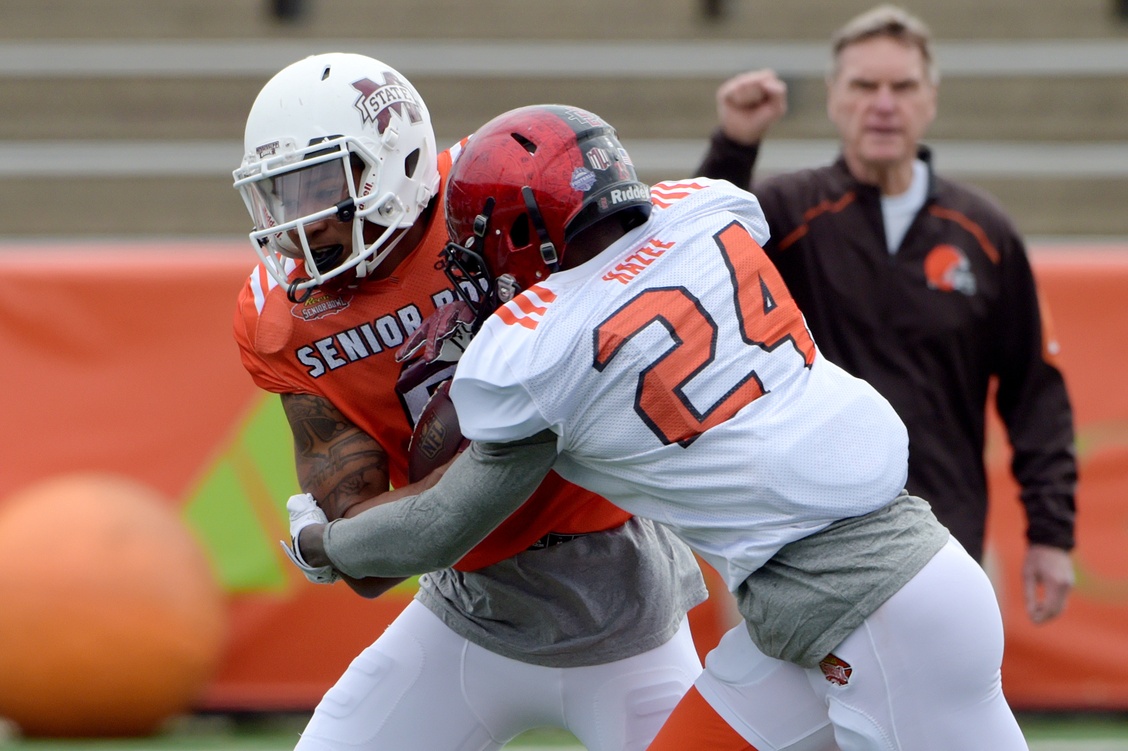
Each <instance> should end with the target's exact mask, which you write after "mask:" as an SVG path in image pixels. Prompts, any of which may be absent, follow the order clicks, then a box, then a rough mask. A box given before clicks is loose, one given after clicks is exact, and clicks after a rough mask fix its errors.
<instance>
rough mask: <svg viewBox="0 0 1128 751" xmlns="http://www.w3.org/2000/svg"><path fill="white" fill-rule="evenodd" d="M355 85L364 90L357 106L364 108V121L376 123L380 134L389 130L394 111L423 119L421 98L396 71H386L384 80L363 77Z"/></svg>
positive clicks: (412, 120)
mask: <svg viewBox="0 0 1128 751" xmlns="http://www.w3.org/2000/svg"><path fill="white" fill-rule="evenodd" d="M352 87H353V88H354V89H356V90H357V91H359V92H360V97H359V98H358V99H357V100H356V103H355V104H354V105H353V106H355V107H356V108H357V110H359V111H360V114H361V117H362V118H363V119H364V122H365V123H366V124H367V123H375V124H376V129H377V130H378V131H379V132H380V133H383V132H384V131H385V130H387V128H388V123H390V122H391V119H392V111H393V110H395V112H396V113H397V114H398V115H399V116H400V117H406V118H409V119H410V120H411V122H413V123H417V122H419V121H421V120H422V119H423V112H422V110H421V108H420V106H419V100H417V99H416V98H415V94H414V93H413V92H412V91H411V89H410V88H408V87H407V86H406V85H405V84H404V82H403V81H402V80H401V79H400V78H399V76H397V75H396V74H395V73H385V74H384V82H383V83H376V82H374V81H373V80H372V79H369V78H362V79H360V80H359V81H354V82H353V84H352Z"/></svg>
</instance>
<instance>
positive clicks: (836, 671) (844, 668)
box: [819, 654, 854, 686]
mask: <svg viewBox="0 0 1128 751" xmlns="http://www.w3.org/2000/svg"><path fill="white" fill-rule="evenodd" d="M819 670H821V671H822V673H823V675H824V676H826V679H827V680H828V681H830V682H831V683H833V684H834V685H836V686H845V685H846V684H847V683H849V682H850V675H851V674H852V673H853V672H854V668H852V667H850V663H848V662H846V661H845V660H843V659H841V658H839V657H835V656H834V654H828V655H827V656H826V657H824V658H823V661H822V662H820V663H819Z"/></svg>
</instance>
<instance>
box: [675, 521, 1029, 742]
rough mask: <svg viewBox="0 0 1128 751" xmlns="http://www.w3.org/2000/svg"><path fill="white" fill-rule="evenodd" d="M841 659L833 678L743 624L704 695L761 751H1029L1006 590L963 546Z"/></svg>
mask: <svg viewBox="0 0 1128 751" xmlns="http://www.w3.org/2000/svg"><path fill="white" fill-rule="evenodd" d="M832 654H833V655H834V656H835V657H837V658H838V660H839V661H840V663H839V664H828V665H827V669H826V671H825V672H824V670H823V669H822V668H813V669H803V668H801V667H799V666H798V665H795V664H793V663H789V662H783V661H780V660H777V659H774V658H771V657H767V656H765V655H764V654H763V653H762V652H760V651H759V649H757V648H756V646H755V645H754V644H753V643H752V640H751V638H750V637H749V636H748V630H747V628H746V627H745V625H744V624H743V623H741V624H740V625H738V626H737V627H736V628H734V629H732V630H731V631H729V632H728V633H727V634H725V636H724V637H722V639H721V642H720V644H718V645H717V647H716V649H714V650H713V651H712V652H710V653H709V654H708V655H707V656H706V658H705V671H704V672H703V673H702V674H701V677H700V678H699V679H698V680H697V683H696V686H697V688H698V690H699V691H700V692H701V695H702V696H703V697H704V699H705V700H706V702H708V704H709V706H711V707H712V708H713V710H714V711H716V713H717V714H718V715H720V716H721V717H722V718H724V720H725V721H726V722H727V723H728V724H729V725H730V726H731V727H732V728H734V729H735V730H736V731H737V732H738V733H739V734H740V735H741V737H743V738H744V739H745V740H747V741H748V742H749V743H750V744H752V745H753V746H755V747H756V749H758V751H831V750H833V749H841V751H955V750H956V749H959V751H1025V750H1026V749H1027V745H1026V741H1025V740H1024V739H1023V736H1022V731H1021V730H1020V729H1019V727H1018V723H1017V722H1016V721H1015V719H1014V715H1013V714H1012V713H1011V710H1010V707H1009V706H1008V705H1007V702H1006V699H1005V698H1004V697H1003V691H1002V683H1001V679H1000V672H999V671H1000V666H1001V664H1002V659H1003V625H1002V619H1001V617H1000V614H999V605H998V601H997V600H996V598H995V592H994V590H993V589H992V587H991V583H990V581H989V580H988V579H987V576H986V574H985V573H984V572H983V569H982V568H981V567H980V566H979V565H978V564H977V563H976V562H975V561H974V560H973V559H972V558H971V556H969V555H968V554H967V553H966V552H965V551H964V549H963V547H961V546H960V544H959V543H958V542H956V541H955V540H954V539H952V540H950V541H949V542H948V543H947V544H946V545H945V546H944V547H943V548H941V550H940V552H938V553H937V554H936V556H935V557H934V558H933V559H932V560H931V561H929V563H928V564H927V565H925V567H924V568H923V569H921V571H920V572H919V573H918V574H917V575H916V576H915V577H913V578H912V579H911V580H909V582H908V583H907V584H906V585H905V586H904V587H903V588H902V589H901V590H900V591H899V592H897V593H896V594H894V595H893V596H892V597H891V598H889V600H887V601H886V602H885V603H884V604H883V605H882V606H881V607H879V608H878V609H877V610H876V611H874V612H873V613H872V614H871V615H870V616H869V618H867V619H866V620H865V621H864V622H863V623H862V625H861V626H859V627H858V628H857V629H856V630H855V631H854V632H853V633H851V634H850V636H848V637H847V638H846V639H845V640H844V641H843V642H842V643H841V644H840V645H838V647H836V648H835V649H834V650H833V652H832ZM828 676H829V677H828ZM832 678H833V680H831V679H832Z"/></svg>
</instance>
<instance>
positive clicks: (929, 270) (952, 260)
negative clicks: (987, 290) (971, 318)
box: [924, 245, 975, 296]
mask: <svg viewBox="0 0 1128 751" xmlns="http://www.w3.org/2000/svg"><path fill="white" fill-rule="evenodd" d="M924 278H925V279H927V280H928V288H929V289H936V290H940V291H941V292H962V293H963V294H965V295H969V296H970V295H974V294H975V274H973V273H972V271H971V262H970V261H968V260H967V256H966V255H964V252H963V251H962V250H960V249H959V248H957V247H956V246H955V245H937V246H936V247H935V248H933V249H932V250H930V251H928V255H927V256H925V258H924Z"/></svg>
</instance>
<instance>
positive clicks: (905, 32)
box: [830, 5, 940, 85]
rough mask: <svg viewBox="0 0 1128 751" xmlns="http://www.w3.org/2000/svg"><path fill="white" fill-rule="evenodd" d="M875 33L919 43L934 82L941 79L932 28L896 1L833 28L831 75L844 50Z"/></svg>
mask: <svg viewBox="0 0 1128 751" xmlns="http://www.w3.org/2000/svg"><path fill="white" fill-rule="evenodd" d="M876 37H888V38H890V39H895V40H897V41H899V42H901V43H903V44H906V45H908V46H911V47H916V48H917V49H918V50H920V54H921V56H922V57H923V58H924V64H925V68H926V70H927V72H928V78H929V80H930V81H931V82H932V84H933V85H936V84H938V83H940V71H939V70H938V69H937V68H936V62H935V61H934V60H933V59H932V32H931V31H929V29H928V25H927V24H925V22H924V21H922V20H920V19H919V18H917V17H916V16H914V15H913V14H912V13H909V12H908V11H907V10H905V9H904V8H899V7H897V6H896V5H878V6H877V7H876V8H872V9H870V10H867V11H866V12H865V13H862V14H861V15H859V16H855V17H854V18H852V19H850V20H849V21H847V22H846V24H845V25H844V26H842V28H840V29H839V30H838V31H836V32H834V34H833V35H832V36H831V52H832V55H833V60H832V65H831V70H830V77H833V76H834V75H836V74H837V73H838V56H839V54H840V53H841V52H842V50H844V49H846V48H847V47H849V46H850V45H852V44H857V43H858V42H864V41H866V40H867V39H874V38H876Z"/></svg>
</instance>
